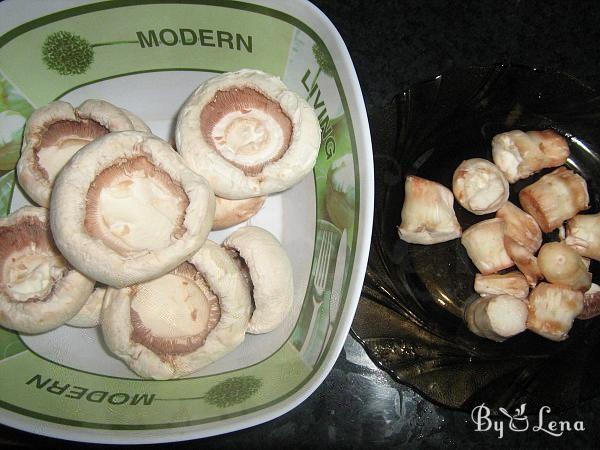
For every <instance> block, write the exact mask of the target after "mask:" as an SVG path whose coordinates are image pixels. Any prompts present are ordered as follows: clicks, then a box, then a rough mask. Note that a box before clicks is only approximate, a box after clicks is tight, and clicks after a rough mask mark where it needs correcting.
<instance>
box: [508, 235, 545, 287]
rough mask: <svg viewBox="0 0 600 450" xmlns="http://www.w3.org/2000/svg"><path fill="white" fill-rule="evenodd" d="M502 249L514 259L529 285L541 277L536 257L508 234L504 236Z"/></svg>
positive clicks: (533, 284)
mask: <svg viewBox="0 0 600 450" xmlns="http://www.w3.org/2000/svg"><path fill="white" fill-rule="evenodd" d="M504 249H505V250H506V253H507V254H508V256H509V257H510V258H511V259H512V260H513V261H514V263H515V265H516V266H517V268H518V269H519V270H520V271H521V272H522V273H523V275H525V278H526V279H527V282H528V283H529V285H530V286H531V287H533V286H535V285H536V284H538V282H539V281H540V280H541V279H542V272H541V271H540V268H539V266H538V261H537V258H536V257H535V256H534V254H533V253H532V252H530V251H529V250H528V249H527V248H526V247H524V246H522V245H521V244H519V243H518V242H516V241H515V240H514V239H512V238H511V237H510V236H506V235H505V236H504Z"/></svg>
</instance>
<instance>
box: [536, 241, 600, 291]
mask: <svg viewBox="0 0 600 450" xmlns="http://www.w3.org/2000/svg"><path fill="white" fill-rule="evenodd" d="M537 259H538V266H539V268H540V271H541V272H542V274H543V275H544V278H546V280H548V281H549V282H550V283H554V284H557V285H560V286H564V287H568V288H569V289H573V290H576V291H583V292H585V291H587V290H588V289H589V288H590V286H591V284H592V274H591V273H590V272H588V271H587V266H586V264H585V262H584V261H583V258H582V257H581V256H580V255H579V254H578V253H577V252H576V251H575V250H573V249H572V248H571V247H569V246H568V245H566V244H565V243H564V242H549V243H547V244H544V245H542V248H541V249H540V252H539V253H538V257H537Z"/></svg>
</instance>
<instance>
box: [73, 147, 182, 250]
mask: <svg viewBox="0 0 600 450" xmlns="http://www.w3.org/2000/svg"><path fill="white" fill-rule="evenodd" d="M188 204H189V202H188V198H187V195H186V193H185V191H184V190H183V188H182V187H181V186H180V185H179V184H176V183H175V182H174V181H173V180H172V178H171V177H170V176H169V175H168V174H167V173H166V172H164V171H162V170H161V169H160V168H158V167H156V166H155V165H154V164H153V163H152V162H151V161H150V160H149V159H148V158H147V157H145V156H138V157H136V158H132V159H128V160H125V161H121V162H119V163H117V164H115V165H112V166H109V167H108V168H106V169H104V170H103V171H102V172H100V174H99V175H98V176H97V177H96V179H95V180H94V182H93V183H92V185H91V186H90V188H89V190H88V193H87V198H86V216H85V222H84V223H85V228H86V230H87V232H88V233H90V234H92V235H95V236H97V237H99V238H100V239H102V241H103V242H104V243H105V244H106V245H107V246H108V247H109V248H111V249H113V250H114V251H116V252H118V253H120V254H122V255H125V254H127V253H128V252H144V251H152V250H155V249H159V248H164V247H167V246H169V245H170V244H171V243H172V242H173V240H174V239H178V238H180V237H181V236H182V235H183V234H184V233H185V227H184V225H183V221H184V218H185V210H186V208H187V206H188Z"/></svg>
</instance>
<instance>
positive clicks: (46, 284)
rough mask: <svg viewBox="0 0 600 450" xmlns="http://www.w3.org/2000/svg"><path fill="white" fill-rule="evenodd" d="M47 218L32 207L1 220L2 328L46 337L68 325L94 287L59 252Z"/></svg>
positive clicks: (0, 275)
mask: <svg viewBox="0 0 600 450" xmlns="http://www.w3.org/2000/svg"><path fill="white" fill-rule="evenodd" d="M46 214H47V213H46V210H45V209H44V208H37V207H31V206H28V207H24V208H21V209H20V210H18V211H16V212H15V213H13V214H12V215H11V216H9V217H8V218H5V219H0V242H2V245H1V246H0V325H2V326H5V327H7V328H10V329H13V330H17V331H22V332H27V333H41V332H44V331H49V330H51V329H53V328H56V327H58V326H60V325H62V324H63V323H65V322H66V321H67V320H69V319H70V318H72V317H73V316H74V315H75V314H76V313H77V312H78V311H79V310H80V309H81V307H82V306H83V304H84V303H85V300H86V299H87V298H88V296H89V295H90V293H91V292H92V288H93V285H94V283H93V281H92V280H89V279H87V278H85V277H84V276H83V275H81V274H79V273H78V272H76V271H74V270H72V269H71V268H70V267H69V265H68V263H67V261H66V260H65V259H64V258H63V257H62V256H61V254H60V253H59V252H58V250H57V249H56V247H55V246H54V242H53V239H52V235H51V233H50V227H49V224H48V221H47V218H46Z"/></svg>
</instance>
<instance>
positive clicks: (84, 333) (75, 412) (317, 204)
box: [0, 0, 373, 443]
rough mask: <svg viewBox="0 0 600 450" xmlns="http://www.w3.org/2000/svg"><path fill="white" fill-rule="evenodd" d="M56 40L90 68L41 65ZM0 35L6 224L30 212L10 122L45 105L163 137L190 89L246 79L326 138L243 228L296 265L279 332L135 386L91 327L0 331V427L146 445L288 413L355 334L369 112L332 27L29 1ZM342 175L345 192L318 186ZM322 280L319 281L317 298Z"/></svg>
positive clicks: (313, 12)
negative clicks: (178, 375)
mask: <svg viewBox="0 0 600 450" xmlns="http://www.w3.org/2000/svg"><path fill="white" fill-rule="evenodd" d="M59 31H66V32H68V33H71V34H72V35H76V36H78V37H79V39H78V38H73V37H72V36H71V42H72V43H73V42H76V50H74V51H71V52H70V53H69V55H71V56H73V55H75V54H76V53H77V49H79V50H80V51H83V53H84V54H87V58H86V57H85V55H84V56H81V57H80V58H79V59H77V58H71V60H70V61H56V60H55V59H52V58H48V57H46V58H44V52H43V48H44V43H45V42H47V40H48V36H55V37H56V36H57V35H56V34H53V33H57V32H59ZM0 35H1V36H0V94H2V95H0V141H1V142H0V176H1V178H0V207H1V208H2V212H3V213H6V212H7V209H8V207H9V205H10V210H11V211H12V210H14V209H15V208H18V207H19V206H21V205H23V204H26V203H27V200H26V198H25V196H24V195H23V193H22V192H21V190H20V189H19V188H18V186H17V188H16V189H14V194H13V195H12V199H11V196H10V194H11V192H12V185H13V181H14V171H13V170H12V168H13V167H14V163H15V160H16V158H17V157H18V148H19V145H20V134H19V131H20V128H19V127H20V126H21V124H20V122H22V120H21V121H20V120H19V118H18V117H17V120H15V116H22V117H23V118H26V117H27V116H28V115H29V114H30V113H31V111H32V110H33V109H34V108H37V107H39V106H42V105H44V104H46V103H48V102H50V101H52V100H56V99H63V100H66V101H69V102H71V103H73V104H79V103H80V102H81V101H83V100H84V99H87V98H102V99H105V100H108V101H110V102H111V103H114V104H116V105H118V106H122V107H125V108H127V109H129V110H131V111H133V112H135V113H136V114H138V115H139V116H141V117H142V118H143V119H144V120H145V121H146V122H147V123H148V124H149V125H150V127H151V128H152V130H153V131H154V133H155V134H157V135H158V136H161V137H163V138H165V139H168V140H172V134H173V132H172V130H173V123H174V119H175V117H176V115H177V111H178V110H179V108H180V107H181V105H182V104H183V102H184V101H185V99H186V97H187V96H188V95H189V94H190V93H191V92H192V90H193V89H194V88H195V87H197V86H198V84H200V83H201V82H202V81H203V80H205V79H207V78H209V77H211V76H214V75H215V73H220V72H226V71H232V70H237V69H240V68H244V67H248V68H256V69H261V70H264V71H266V72H270V73H273V74H275V75H278V76H280V77H281V78H282V79H283V81H284V82H285V83H286V84H287V85H288V86H289V87H290V88H291V89H293V90H295V91H296V92H298V93H300V94H301V95H303V96H304V97H305V98H307V99H308V101H309V102H310V103H311V104H312V105H313V106H314V107H315V109H316V111H317V114H318V115H319V119H320V120H321V125H322V136H323V144H322V146H321V151H320V155H319V159H318V161H317V165H316V167H315V170H314V172H313V176H309V177H307V178H305V179H304V180H303V181H302V182H301V183H299V184H298V185H296V186H294V187H293V188H292V189H290V190H288V191H286V192H284V193H281V194H278V195H274V196H271V197H269V198H268V200H267V202H266V205H265V207H264V209H263V210H261V212H260V213H259V214H258V215H257V216H255V217H254V218H252V219H251V221H250V222H251V223H252V224H253V225H258V226H262V227H264V228H267V229H268V230H270V231H271V232H273V233H274V234H275V235H276V236H277V237H278V238H279V239H280V240H281V242H282V243H283V245H284V247H285V248H286V250H287V251H288V254H289V255H290V256H291V260H292V265H293V269H294V278H295V299H294V308H293V311H292V314H291V315H290V317H289V318H288V320H287V321H286V322H285V323H284V324H283V325H282V326H281V327H280V328H278V329H277V330H275V331H273V332H271V333H269V334H265V335H258V336H250V335H248V336H247V337H246V339H245V341H244V343H243V344H242V345H241V346H240V347H239V348H237V349H236V350H235V351H233V352H232V353H230V354H229V355H227V356H226V357H224V358H223V359H221V360H219V361H217V362H215V363H214V364H212V365H211V366H208V367H206V368H205V369H203V370H202V371H200V372H198V373H196V374H194V375H193V376H191V377H189V378H186V379H183V380H171V381H152V380H141V379H139V378H138V377H137V376H136V375H135V374H134V373H133V372H131V371H130V370H129V369H128V368H127V366H125V365H124V364H123V363H122V362H121V361H120V360H119V359H117V358H115V357H113V356H111V355H110V354H109V353H108V352H107V351H106V349H105V347H104V346H103V344H102V339H101V336H100V333H99V332H98V330H96V329H78V328H72V327H68V326H63V327H60V328H58V329H56V330H54V331H51V332H49V333H45V334H41V335H36V336H19V335H18V334H17V333H14V332H11V331H8V330H4V329H0V386H2V389H1V390H0V421H1V422H2V423H4V424H6V425H9V426H12V427H15V428H19V429H22V430H26V431H29V432H33V433H39V434H44V435H48V436H53V437H59V438H63V439H71V440H80V441H89V442H107V443H150V442H167V441H177V440H185V439H193V438H198V437H204V436H210V435H215V434H220V433H225V432H230V431H234V430H239V429H241V428H245V427H248V426H252V425H255V424H258V423H262V422H265V421H267V420H270V419H273V418H275V417H277V416H279V415H281V414H283V413H285V412H287V411H289V410H290V409H291V408H293V407H294V406H296V405H298V404H299V403H300V402H301V401H302V400H304V399H305V398H306V397H307V396H308V395H310V393H311V392H313V391H314V390H315V389H316V387H317V386H318V385H319V384H320V383H321V382H322V380H323V379H324V378H325V376H326V375H327V373H328V372H329V370H330V369H331V367H332V366H333V364H334V362H335V360H336V358H337V356H338V354H339V352H340V350H341V348H342V345H343V343H344V339H345V337H346V334H347V333H348V330H349V328H350V323H351V321H352V317H353V315H354V311H355V309H356V304H357V301H358V297H359V294H360V289H361V286H362V281H363V277H364V271H365V267H366V261H367V257H368V249H369V242H370V235H371V222H372V212H373V173H372V169H373V163H372V153H371V144H370V137H369V130H368V124H367V118H366V113H365V108H364V103H363V100H362V96H361V92H360V87H359V85H358V81H357V78H356V73H355V71H354V67H353V66H352V62H351V61H350V57H349V55H348V52H347V50H346V48H345V46H344V43H343V42H342V40H341V38H340V36H339V34H338V33H337V31H336V30H335V29H334V28H333V26H332V25H331V23H330V22H329V21H328V20H327V18H326V17H325V16H324V15H323V14H322V13H321V12H320V11H319V10H318V9H317V8H315V7H314V6H313V5H311V4H309V3H307V2H304V1H293V2H291V1H290V2H280V1H267V0H264V1H257V2H255V3H242V2H233V1H221V2H215V1H204V2H202V1H200V2H196V1H194V2H191V1H190V2H178V3H176V4H161V3H160V2H152V1H136V2H131V1H126V0H123V1H115V2H105V3H89V2H76V1H61V2H42V1H39V2H35V3H34V2H31V3H27V8H24V4H23V2H18V1H7V2H3V3H2V4H1V5H0ZM98 44H102V45H98ZM55 45H64V44H60V43H59V44H56V43H55ZM77 46H78V47H77ZM82 48H83V50H81V49H82ZM90 49H91V54H92V55H93V58H89V55H90V51H89V50H90ZM86 52H87V53H86ZM61 72H62V73H61ZM15 124H16V125H15ZM11 127H12V128H11ZM17 128H19V130H17ZM341 158H344V159H341ZM342 164H346V166H347V169H346V174H345V183H344V184H345V186H346V188H345V189H346V191H345V192H346V195H343V194H341V193H337V192H335V191H332V190H331V188H329V189H328V185H329V186H331V185H332V184H331V180H330V181H329V182H328V178H329V179H331V178H332V177H339V176H341V172H340V171H337V172H335V170H334V168H335V167H338V166H340V165H342ZM332 165H333V168H332ZM328 199H329V200H328ZM230 232H231V230H225V231H221V232H217V233H212V234H211V239H213V240H215V241H218V242H220V241H222V240H223V238H224V237H225V236H226V235H227V234H229V233H230ZM342 236H343V239H342ZM340 243H342V245H343V246H344V247H343V248H340ZM0 245H2V243H0ZM339 265H343V267H342V266H339ZM338 266H339V267H338ZM336 268H337V270H336ZM321 271H323V272H324V273H325V275H326V277H325V280H326V282H325V284H324V286H320V287H322V288H324V289H317V288H316V287H315V284H318V282H317V281H315V280H316V277H315V274H316V273H318V272H321ZM319 279H321V277H319ZM322 291H323V292H322ZM331 306H333V307H331Z"/></svg>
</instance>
